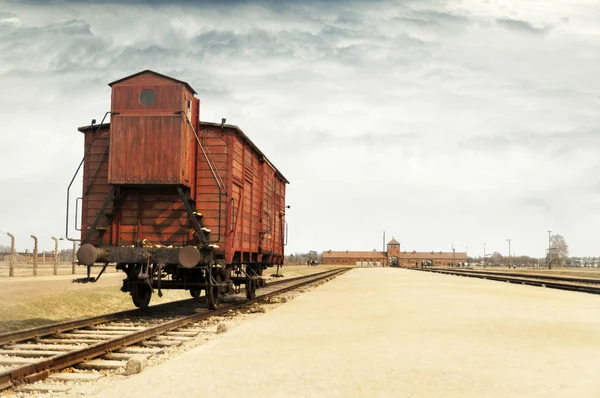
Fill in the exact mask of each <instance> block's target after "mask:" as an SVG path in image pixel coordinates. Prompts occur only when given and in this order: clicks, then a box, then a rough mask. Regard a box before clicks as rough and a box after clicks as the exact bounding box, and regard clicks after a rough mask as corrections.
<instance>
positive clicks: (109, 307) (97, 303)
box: [0, 266, 336, 333]
mask: <svg viewBox="0 0 600 398" xmlns="http://www.w3.org/2000/svg"><path fill="white" fill-rule="evenodd" d="M79 268H81V270H78V275H77V276H76V277H81V276H83V275H84V274H85V272H84V270H85V268H84V267H79ZM333 268H336V267H333V266H331V267H327V266H318V267H307V266H284V267H283V268H281V269H280V274H282V275H284V278H273V279H272V280H281V279H287V278H293V277H296V276H302V275H307V274H311V273H316V272H322V271H326V270H328V269H333ZM80 271H81V272H80ZM99 271H100V269H99V268H94V272H92V275H96V274H97V273H98V272H99ZM275 271H276V268H274V267H273V268H267V270H266V271H265V275H266V276H268V275H270V274H272V273H275ZM123 278H124V274H123V273H122V272H115V271H114V270H111V271H110V272H108V273H105V274H104V275H102V277H101V278H100V280H99V281H98V282H95V283H86V284H80V283H72V282H71V280H72V279H73V275H70V274H69V275H57V276H53V275H44V276H36V277H32V276H16V277H12V278H9V277H6V278H0V307H1V311H0V333H3V332H8V331H11V330H18V329H24V328H29V327H37V326H42V325H46V324H49V323H54V322H60V321H67V320H72V319H76V318H81V317H87V316H94V315H101V314H107V313H110V312H115V311H124V310H130V309H134V308H135V306H134V305H133V303H132V301H131V297H130V295H129V294H126V293H122V292H121V291H120V290H119V289H120V287H121V281H122V280H123ZM188 298H190V295H189V293H188V292H187V291H183V290H163V297H162V298H159V297H158V296H157V295H156V294H155V295H153V297H152V301H151V305H156V304H161V303H165V302H169V301H174V300H182V299H188Z"/></svg>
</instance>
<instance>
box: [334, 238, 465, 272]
mask: <svg viewBox="0 0 600 398" xmlns="http://www.w3.org/2000/svg"><path fill="white" fill-rule="evenodd" d="M466 261H467V253H465V252H442V251H439V252H434V251H432V252H417V251H414V250H413V251H410V252H409V251H406V250H405V251H401V250H400V242H398V241H397V240H396V239H393V238H392V240H391V241H389V242H388V244H387V251H385V252H379V251H377V250H373V251H370V252H369V251H349V250H346V251H332V250H328V251H325V252H323V264H340V265H374V266H401V267H410V266H412V267H414V266H423V265H425V266H427V265H435V266H455V265H462V264H464V263H465V262H466Z"/></svg>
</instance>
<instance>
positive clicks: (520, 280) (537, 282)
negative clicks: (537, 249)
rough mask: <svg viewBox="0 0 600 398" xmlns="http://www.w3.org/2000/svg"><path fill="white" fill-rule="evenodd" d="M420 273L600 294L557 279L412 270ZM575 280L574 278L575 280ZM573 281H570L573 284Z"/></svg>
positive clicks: (594, 288)
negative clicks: (559, 281)
mask: <svg viewBox="0 0 600 398" xmlns="http://www.w3.org/2000/svg"><path fill="white" fill-rule="evenodd" d="M412 269H416V270H418V271H424V272H431V273H436V274H446V275H454V276H464V277H467V278H479V279H489V280H492V281H498V282H511V283H516V284H521V285H528V286H537V287H547V288H550V289H559V290H567V291H572V292H580V293H589V294H600V285H599V286H597V287H596V286H588V285H576V284H573V283H558V282H555V279H554V278H556V277H551V278H545V277H544V276H537V275H536V276H529V275H528V276H526V277H520V276H514V277H513V276H505V275H498V274H495V273H478V272H464V271H452V270H438V269H418V268H412ZM573 279H574V278H573ZM573 279H570V281H571V282H573ZM581 283H590V282H589V280H584V281H583V282H581Z"/></svg>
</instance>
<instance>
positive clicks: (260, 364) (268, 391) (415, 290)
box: [94, 268, 600, 398]
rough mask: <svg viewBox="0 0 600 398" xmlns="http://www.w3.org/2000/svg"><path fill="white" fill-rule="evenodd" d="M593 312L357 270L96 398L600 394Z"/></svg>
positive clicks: (430, 277)
mask: <svg viewBox="0 0 600 398" xmlns="http://www.w3.org/2000/svg"><path fill="white" fill-rule="evenodd" d="M599 309H600V298H599V297H597V296H593V295H586V294H579V293H572V292H562V291H556V290H550V289H543V288H536V287H529V286H521V285H512V284H507V283H498V282H493V281H484V280H478V279H468V278H460V277H452V276H446V275H437V274H430V273H423V272H416V271H410V270H403V269H390V268H383V269H382V268H379V269H356V270H353V271H350V272H349V273H346V274H345V275H343V276H340V277H338V278H336V279H334V280H333V281H331V282H328V283H326V284H324V285H322V286H320V287H318V288H317V289H314V290H312V291H310V292H308V293H306V294H303V295H300V296H298V297H297V298H296V299H294V300H292V301H290V302H288V303H286V304H284V305H281V306H279V307H277V308H276V309H274V310H272V311H270V312H267V313H266V314H264V315H262V316H260V317H257V318H254V319H252V320H250V321H248V322H246V323H242V324H241V325H239V326H238V327H236V328H234V329H233V330H231V331H229V332H228V333H226V334H223V335H219V336H218V337H217V338H215V339H214V340H211V341H209V342H207V343H206V344H205V345H203V346H199V347H197V348H195V349H192V350H190V351H187V352H186V353H184V354H182V355H180V356H178V357H176V358H174V359H172V360H170V361H168V362H165V363H163V364H162V365H158V366H155V367H151V368H148V369H146V370H145V371H144V372H143V373H141V374H139V375H136V376H133V377H129V378H124V379H121V380H116V381H111V382H110V384H108V385H105V386H104V387H103V388H102V389H101V390H100V392H99V393H98V395H97V396H98V397H110V398H113V397H115V396H144V397H164V396H176V397H197V396H200V395H202V396H210V397H217V396H234V395H236V394H240V395H243V396H249V397H258V396H260V397H307V396H318V397H325V396H327V397H328V396H331V397H357V396H364V397H436V398H438V397H477V398H481V397H598V396H600V380H599V379H598V377H597V371H598V369H600V337H599V336H600V311H598V310H599ZM96 391H97V390H96ZM94 395H96V394H94Z"/></svg>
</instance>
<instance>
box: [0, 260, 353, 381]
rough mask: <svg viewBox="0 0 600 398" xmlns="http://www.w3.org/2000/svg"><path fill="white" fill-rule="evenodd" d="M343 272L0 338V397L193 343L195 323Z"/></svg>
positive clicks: (6, 335) (24, 331) (279, 282)
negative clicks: (215, 303)
mask: <svg viewBox="0 0 600 398" xmlns="http://www.w3.org/2000/svg"><path fill="white" fill-rule="evenodd" d="M346 271H348V268H344V269H335V270H331V271H325V272H320V273H317V274H312V275H307V276H302V277H297V278H291V279H287V280H281V281H276V282H272V283H269V284H268V285H267V286H266V287H264V288H262V289H260V293H261V294H260V295H259V294H257V297H256V298H254V299H252V300H248V299H246V298H245V296H244V294H243V292H242V293H240V294H238V295H232V296H227V297H228V299H229V301H230V302H228V303H226V304H223V305H222V306H221V307H220V308H219V309H217V310H214V311H210V310H208V309H207V308H206V306H205V303H204V301H203V300H201V301H199V300H196V299H190V300H183V301H179V302H173V303H167V304H161V305H157V306H153V307H150V308H148V310H146V311H141V310H132V311H124V312H117V313H113V314H107V315H101V316H96V317H91V318H86V319H79V320H75V321H69V322H62V323H57V324H52V325H47V326H43V327H38V328H33V329H27V330H20V331H16V332H10V333H4V334H0V391H2V390H5V389H8V388H11V387H13V386H16V385H20V384H25V383H32V382H35V381H38V380H43V379H45V378H47V377H49V376H50V375H51V374H53V373H55V372H57V371H59V370H62V369H65V368H69V367H72V366H75V365H78V367H81V368H84V369H85V368H95V369H103V368H106V369H111V368H112V369H114V368H117V367H125V366H127V361H128V360H129V359H131V358H139V356H140V355H142V356H150V355H153V354H155V353H157V352H158V351H161V349H165V347H169V346H173V345H178V344H181V343H182V342H184V341H188V340H192V339H194V338H195V337H196V336H198V335H199V334H200V333H201V332H202V331H201V330H200V329H199V328H198V325H199V323H200V322H201V321H204V320H206V319H208V318H210V317H213V316H217V315H222V314H225V313H227V312H229V311H231V310H236V309H240V308H242V307H245V306H248V305H249V304H253V303H256V302H260V301H263V300H265V299H268V298H270V297H272V296H275V295H278V294H281V293H285V292H288V291H290V290H293V289H297V288H300V287H302V286H305V285H310V284H313V283H316V282H320V281H323V280H327V279H329V278H331V277H334V276H337V275H340V274H342V273H344V272H346ZM95 358H102V359H101V360H95ZM53 376H56V375H53Z"/></svg>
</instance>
